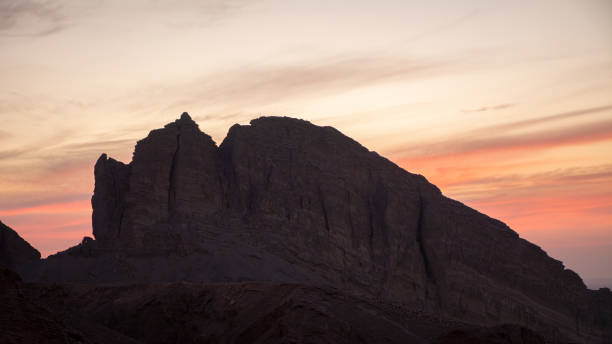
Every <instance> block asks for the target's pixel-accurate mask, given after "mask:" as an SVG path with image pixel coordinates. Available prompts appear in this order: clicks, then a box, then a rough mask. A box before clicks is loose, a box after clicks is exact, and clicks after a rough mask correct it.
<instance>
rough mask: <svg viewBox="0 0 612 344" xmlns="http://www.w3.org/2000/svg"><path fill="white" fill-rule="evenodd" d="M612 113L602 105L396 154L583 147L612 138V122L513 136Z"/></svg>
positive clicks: (422, 155)
mask: <svg viewBox="0 0 612 344" xmlns="http://www.w3.org/2000/svg"><path fill="white" fill-rule="evenodd" d="M610 110H612V106H609V105H607V106H601V107H594V108H588V109H582V110H576V111H572V112H566V113H561V114H555V115H550V116H544V117H539V118H534V119H529V120H523V121H517V122H512V123H506V124H498V125H493V126H488V127H485V128H479V129H475V130H472V131H469V132H467V133H465V134H463V135H461V136H459V137H454V138H451V139H445V140H442V141H439V142H434V143H429V144H422V145H416V146H413V147H408V148H401V149H398V150H396V151H394V152H393V154H394V155H397V156H399V155H401V156H403V157H404V159H406V160H419V159H423V158H425V159H431V158H440V157H442V158H443V157H445V156H449V155H453V156H455V157H457V156H461V155H469V154H474V153H483V152H496V151H504V150H522V149H529V150H534V149H546V148H552V147H557V146H564V145H569V144H583V143H589V142H596V141H601V140H609V139H612V120H610V119H602V120H597V121H590V122H586V123H581V124H574V125H572V126H565V127H561V128H554V129H539V130H534V131H532V132H527V133H512V132H511V131H512V130H513V129H524V128H529V127H532V126H535V125H537V124H542V123H547V122H548V123H550V122H555V121H560V120H563V119H568V118H572V117H579V116H584V115H587V114H592V113H598V112H604V111H610Z"/></svg>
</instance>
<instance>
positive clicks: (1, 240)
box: [0, 221, 40, 269]
mask: <svg viewBox="0 0 612 344" xmlns="http://www.w3.org/2000/svg"><path fill="white" fill-rule="evenodd" d="M39 259H40V252H38V250H36V249H35V248H34V247H32V246H31V245H30V244H29V243H28V242H27V241H25V240H23V239H22V238H21V237H20V236H19V234H17V232H15V231H14V230H12V229H11V228H10V227H8V226H7V225H5V224H4V223H2V221H0V267H5V268H12V269H14V268H16V267H18V266H23V265H26V264H29V263H32V262H36V261H38V260H39Z"/></svg>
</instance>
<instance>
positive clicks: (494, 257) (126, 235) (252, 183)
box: [20, 114, 612, 343]
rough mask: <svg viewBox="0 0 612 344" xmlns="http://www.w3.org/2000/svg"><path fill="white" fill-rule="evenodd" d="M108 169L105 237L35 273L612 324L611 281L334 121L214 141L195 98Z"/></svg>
mask: <svg viewBox="0 0 612 344" xmlns="http://www.w3.org/2000/svg"><path fill="white" fill-rule="evenodd" d="M95 177H96V187H95V191H94V196H93V198H92V206H93V217H92V220H93V234H94V236H95V240H92V239H84V241H83V242H82V243H81V244H80V245H78V246H76V247H73V248H71V249H69V250H67V251H65V252H62V253H60V254H57V255H55V256H51V257H49V258H48V259H46V260H44V261H43V262H42V263H41V264H40V265H39V266H38V267H37V268H36V269H32V268H23V269H21V270H20V272H21V274H22V275H23V276H24V278H26V279H27V280H31V281H53V282H84V283H102V282H104V283H133V282H172V281H191V282H206V283H210V282H216V283H218V282H240V281H267V282H274V283H300V284H304V285H311V286H317V287H325V288H335V289H338V290H342V291H343V292H346V293H349V294H351V295H361V296H363V297H369V298H375V299H379V300H382V301H392V302H395V303H398V304H401V305H402V307H407V308H409V309H415V310H419V311H425V312H429V313H432V314H438V315H442V316H444V317H447V318H449V319H457V320H459V319H460V320H463V321H467V322H471V323H475V324H479V325H485V326H489V325H498V324H501V323H515V324H520V325H523V326H527V327H529V328H532V329H534V330H536V331H538V332H540V333H542V334H544V335H545V336H546V337H547V338H550V339H552V340H555V339H562V338H570V339H573V340H578V341H582V342H593V343H595V342H605V341H609V340H610V338H612V337H611V332H612V330H611V327H612V316H611V314H610V311H609V309H606V308H601V307H600V306H597V304H598V303H600V302H601V300H605V301H604V304H609V301H608V300H610V299H612V295H610V293H609V291H607V292H606V291H605V290H602V291H599V292H593V291H588V290H587V289H586V287H585V286H584V284H583V283H582V280H581V279H580V277H579V276H578V275H576V274H575V273H574V272H572V271H570V270H567V269H565V268H564V266H563V264H562V263H561V262H559V261H557V260H554V259H552V258H550V257H548V255H547V254H546V253H545V252H544V251H543V250H541V249H540V248H539V247H537V246H536V245H533V244H531V243H529V242H527V241H525V240H523V239H521V238H519V236H518V235H517V234H516V233H515V232H514V231H512V230H511V229H510V228H508V227H507V226H506V225H505V224H503V223H502V222H500V221H497V220H495V219H491V218H489V217H487V216H486V215H483V214H481V213H479V212H477V211H475V210H473V209H471V208H469V207H466V206H464V205H463V204H461V203H459V202H456V201H453V200H451V199H448V198H446V197H444V196H443V195H442V194H441V192H440V191H439V190H438V189H437V188H436V187H435V186H434V185H432V184H430V183H429V182H427V180H426V179H425V178H424V177H422V176H420V175H414V174H411V173H408V172H406V171H405V170H403V169H401V168H399V167H398V166H396V165H395V164H393V163H392V162H390V161H388V160H387V159H385V158H382V157H380V156H379V155H378V154H376V153H374V152H370V151H368V150H367V149H366V148H364V147H362V146H361V145H359V144H358V143H357V142H355V141H353V140H352V139H350V138H348V137H346V136H344V135H342V134H341V133H340V132H338V131H337V130H335V129H333V128H330V127H318V126H315V125H312V124H310V123H308V122H305V121H302V120H297V119H291V118H275V117H263V118H259V119H256V120H253V121H251V125H248V126H240V125H235V126H233V127H232V128H231V129H230V130H229V132H228V135H227V137H226V138H225V140H224V141H223V143H222V144H221V145H220V146H219V147H217V146H216V145H215V143H214V142H213V141H212V140H211V138H210V137H209V136H208V135H206V134H204V133H202V132H201V131H200V130H199V129H198V127H197V125H196V124H195V122H193V121H192V120H191V118H190V117H189V116H188V115H187V114H183V115H182V116H181V118H180V119H179V120H177V121H175V122H173V123H170V124H168V125H166V126H165V127H164V128H162V129H158V130H153V131H152V132H151V133H150V134H149V136H148V137H147V138H145V139H143V140H141V141H139V142H138V144H137V145H136V149H135V152H134V157H133V160H132V162H131V163H130V164H128V165H125V164H123V163H121V162H118V161H115V160H113V159H112V158H108V157H107V156H106V155H102V156H101V157H100V159H99V160H98V162H97V163H96V167H95ZM597 300H600V301H597ZM605 302H608V303H605Z"/></svg>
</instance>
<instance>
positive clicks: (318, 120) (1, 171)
mask: <svg viewBox="0 0 612 344" xmlns="http://www.w3.org/2000/svg"><path fill="white" fill-rule="evenodd" d="M0 75H1V77H0V220H1V221H3V222H4V223H5V224H7V225H8V226H10V227H12V228H13V229H15V230H16V231H17V232H18V233H19V234H20V235H21V236H22V237H24V238H25V239H26V240H28V241H29V242H30V243H31V244H32V245H33V246H34V247H36V248H37V249H39V250H40V251H41V253H42V254H43V256H47V255H49V254H52V253H55V252H57V251H60V250H63V249H66V248H67V247H69V246H72V245H74V244H76V243H78V242H80V240H81V238H82V237H83V236H91V205H90V198H91V194H92V192H93V187H94V183H93V165H94V163H95V161H96V160H97V158H98V157H99V156H100V154H101V153H108V154H109V155H110V156H112V157H114V158H116V159H118V160H121V161H124V162H126V163H127V162H129V161H130V160H131V156H132V152H133V148H134V145H135V143H136V141H137V140H138V139H141V138H143V137H145V136H146V135H147V134H148V132H149V131H150V130H152V129H155V128H159V127H161V126H163V125H164V124H165V123H168V122H171V121H173V120H174V119H176V118H178V117H179V116H180V114H181V113H182V112H183V111H187V112H189V113H190V114H191V115H192V117H193V118H194V120H195V121H196V122H197V123H198V124H199V126H200V129H201V130H203V131H204V132H206V133H207V134H209V135H211V136H212V137H213V139H214V140H215V141H216V142H217V143H220V142H221V141H222V140H223V138H224V137H225V134H226V133H227V130H228V129H229V127H230V126H231V125H232V124H234V123H241V124H247V123H248V122H249V121H250V120H251V119H253V118H256V117H259V116H261V115H287V116H293V117H299V118H303V119H307V120H309V121H311V122H313V123H315V124H318V125H331V126H334V127H336V128H337V129H339V130H340V131H342V132H343V133H345V134H346V135H348V136H350V137H352V138H354V139H355V140H357V141H359V142H360V143H362V144H363V145H364V146H366V147H368V148H369V149H370V150H374V151H377V152H378V153H379V154H381V155H383V156H386V157H388V158H389V159H390V160H392V161H394V162H395V163H396V164H398V165H399V166H401V167H403V168H405V169H406V170H408V171H410V172H413V173H420V174H423V175H424V176H425V177H426V178H427V179H428V180H429V181H430V182H432V183H434V184H436V185H437V186H438V187H440V189H441V190H442V192H443V193H444V194H445V195H446V196H448V197H451V198H454V199H457V200H459V201H461V202H463V203H465V204H466V205H468V206H470V207H473V208H475V209H477V210H479V211H481V212H483V213H485V214H487V215H489V216H492V217H495V218H498V219H500V220H502V221H504V222H505V223H507V224H508V225H509V226H510V227H511V228H512V229H514V230H515V231H517V232H518V233H519V234H520V236H521V237H523V238H525V239H527V240H529V241H532V242H534V243H535V244H537V245H539V246H541V247H542V248H543V249H544V250H545V251H546V252H547V253H548V254H549V255H550V256H552V257H554V258H556V259H559V260H562V261H563V262H564V264H565V265H566V266H567V267H568V268H571V269H573V270H575V271H576V272H578V273H579V274H580V275H581V276H582V277H583V279H585V280H586V282H587V283H588V285H590V286H592V287H598V286H599V285H597V284H598V283H599V284H601V283H604V284H605V283H608V284H607V286H612V285H610V284H612V268H610V266H612V2H611V1H609V0H582V1H574V0H530V1H522V0H519V1H511V2H510V1H507V2H493V1H477V0H473V1H468V0H464V1H437V0H433V1H411V0H402V1H359V0H352V1H318V0H311V1H292V0H284V1H275V0H261V1H258V0H251V1H238V0H201V1H195V0H177V1H163V0H134V1H129V2H128V1H119V0H95V1H94V0H92V1H80V0H79V1H77V0H57V1H34V0H19V1H11V0H0Z"/></svg>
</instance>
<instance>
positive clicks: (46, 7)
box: [0, 0, 66, 36]
mask: <svg viewBox="0 0 612 344" xmlns="http://www.w3.org/2000/svg"><path fill="white" fill-rule="evenodd" d="M61 10H62V3H61V2H56V1H36V0H12V1H11V0H3V1H0V36H46V35H50V34H53V33H55V32H58V31H61V30H62V29H64V27H65V26H66V21H65V20H66V17H65V16H64V15H63V13H62V11H61Z"/></svg>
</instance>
